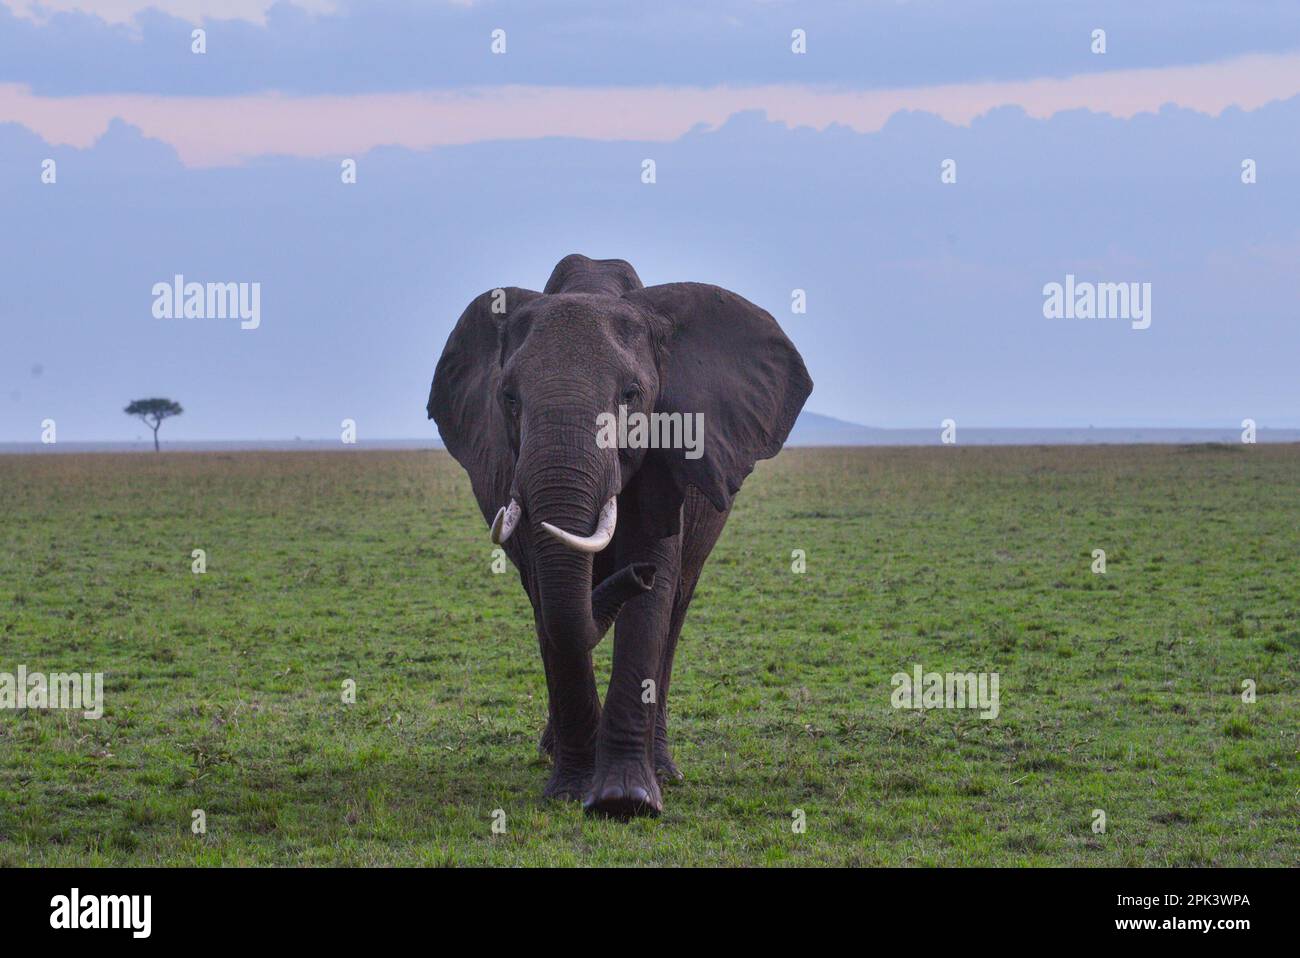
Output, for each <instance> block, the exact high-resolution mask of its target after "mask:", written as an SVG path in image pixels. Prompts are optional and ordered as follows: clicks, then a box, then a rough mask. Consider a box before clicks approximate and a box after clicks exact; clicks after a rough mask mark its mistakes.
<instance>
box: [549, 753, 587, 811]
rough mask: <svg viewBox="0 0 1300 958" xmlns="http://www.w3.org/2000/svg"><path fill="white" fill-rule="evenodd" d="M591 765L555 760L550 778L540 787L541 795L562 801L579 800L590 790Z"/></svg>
mask: <svg viewBox="0 0 1300 958" xmlns="http://www.w3.org/2000/svg"><path fill="white" fill-rule="evenodd" d="M591 776H592V765H591V764H590V763H582V762H563V763H559V762H557V763H556V765H555V766H554V767H553V768H552V769H551V778H550V780H549V781H548V782H547V783H546V788H544V789H542V797H543V798H550V799H555V800H557V801H564V802H580V801H582V800H583V798H584V797H585V796H586V795H587V793H589V792H590V791H591Z"/></svg>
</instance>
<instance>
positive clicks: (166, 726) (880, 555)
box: [0, 446, 1300, 866]
mask: <svg viewBox="0 0 1300 958" xmlns="http://www.w3.org/2000/svg"><path fill="white" fill-rule="evenodd" d="M0 499H2V506H0V507H2V508H3V524H2V527H0V672H10V673H12V672H15V671H16V670H17V667H18V666H19V665H20V664H22V665H26V666H27V668H28V669H29V670H33V671H46V672H54V671H63V670H77V671H101V672H104V673H105V698H106V706H105V715H104V717H103V718H102V719H100V720H98V721H93V720H88V719H85V718H83V717H82V716H81V715H80V713H69V712H66V711H49V710H46V711H38V710H33V709H28V710H25V711H16V710H12V709H10V710H0V865H25V864H31V865H95V864H129V865H131V864H139V865H146V864H149V865H154V864H163V865H254V864H286V865H287V864H307V865H315V864H349V865H372V864H400V865H444V864H447V865H461V864H465V865H471V864H476V865H482V864H491V865H520V864H525V865H530V864H558V865H577V864H605V865H639V864H652V863H653V864H683V865H687V864H694V865H705V864H747V865H775V864H800V865H815V864H831V865H1292V866H1294V865H1297V864H1300V767H1298V765H1297V748H1298V746H1300V689H1298V688H1297V666H1298V665H1300V447H1296V446H1234V447H1182V448H1180V447H1076V448H1016V449H985V448H960V447H958V448H935V449H852V450H851V449H833V450H803V449H795V450H789V451H787V452H785V453H783V454H782V455H781V456H780V457H779V458H778V459H777V460H774V461H771V462H765V463H762V464H760V466H759V468H758V470H757V471H756V472H755V474H754V475H753V476H752V477H751V478H750V479H749V481H748V482H747V484H746V486H745V488H744V490H743V491H742V493H741V494H740V496H739V498H738V501H737V506H736V508H735V511H734V513H733V515H732V518H731V521H730V524H729V525H728V528H727V530H726V532H725V533H724V535H723V538H722V540H721V542H720V543H719V545H718V547H717V549H716V550H715V551H714V554H713V557H712V559H711V560H710V563H709V565H708V567H706V569H705V573H704V578H703V580H702V583H701V586H700V589H699V592H698V594H697V596H696V600H695V604H694V606H693V608H692V612H691V616H690V618H689V619H688V620H687V623H686V629H685V632H684V634H683V637H682V645H681V647H680V648H679V650H678V654H677V665H676V671H675V674H674V681H673V686H672V698H671V701H672V709H673V711H672V719H671V723H670V731H671V732H672V733H673V735H674V739H675V748H676V754H677V760H678V764H679V765H681V767H682V769H683V771H684V772H685V773H686V779H685V781H683V782H681V783H679V784H676V785H673V786H670V787H669V788H667V789H666V790H665V796H664V798H665V804H666V808H665V813H664V816H663V817H662V818H660V819H658V820H655V821H651V820H644V821H636V822H632V823H628V824H622V823H617V822H610V821H603V820H587V819H585V818H584V817H583V815H582V813H581V811H580V810H579V808H577V807H576V806H571V805H555V804H548V803H543V802H542V801H541V800H540V797H539V796H540V791H541V788H542V785H543V783H544V781H545V778H546V768H545V763H544V761H543V760H542V759H540V758H539V757H538V754H537V749H536V742H537V738H538V733H539V732H540V730H541V727H542V724H543V722H544V719H545V711H546V705H545V686H544V681H543V677H542V670H541V663H540V661H539V659H538V654H537V643H536V639H535V637H534V635H533V633H532V619H531V614H530V612H529V610H528V606H527V602H526V599H525V598H524V596H523V593H522V591H521V590H520V588H519V584H518V579H517V577H516V576H515V574H514V572H513V569H511V570H510V571H509V572H508V573H507V574H505V575H495V574H493V573H492V571H491V555H490V552H491V544H490V543H489V541H488V537H487V531H486V528H485V526H484V524H483V522H482V520H481V519H480V517H479V516H478V514H477V511H476V510H475V507H474V506H473V502H472V498H471V496H470V492H469V484H468V481H467V479H466V477H465V475H464V473H463V472H462V471H461V470H460V468H459V467H458V466H457V465H456V464H455V463H454V462H453V461H452V460H451V459H450V458H449V457H448V456H447V455H446V454H444V453H440V452H392V453H389V452H355V453H345V452H339V453H236V454H216V453H194V454H187V453H167V452H164V453H163V454H162V455H160V456H155V455H152V454H144V455H47V456H4V457H0ZM1098 548H1100V549H1104V550H1105V551H1106V556H1107V572H1106V574H1105V575H1096V574H1094V573H1093V572H1092V571H1091V568H1090V567H1091V565H1092V550H1093V549H1098ZM193 549H204V550H206V552H207V563H208V566H207V572H206V574H203V575H196V574H194V573H192V572H191V561H192V560H191V550H193ZM795 549H802V550H805V552H806V554H807V571H806V573H804V574H795V573H793V572H792V571H791V552H792V550H795ZM609 651H610V645H609V640H608V639H607V640H606V642H605V643H604V644H603V645H602V646H601V648H600V649H599V650H598V657H597V668H598V671H599V672H600V673H601V679H600V681H601V686H602V688H603V676H604V675H606V674H607V667H608V662H609ZM916 663H920V664H922V665H923V666H924V667H925V669H926V670H934V671H949V670H959V671H977V672H978V671H988V672H992V671H996V672H998V673H999V675H1000V709H1001V711H1000V715H999V716H998V717H997V719H996V720H993V721H985V720H981V719H980V718H978V717H977V716H976V714H975V713H974V712H971V711H960V710H932V711H908V710H895V709H894V708H892V707H891V705H890V696H891V692H892V687H891V684H890V677H891V676H892V675H893V674H894V673H895V672H899V671H910V670H911V669H912V667H913V665H914V664H916ZM348 679H351V680H354V681H355V683H356V689H357V692H356V703H355V704H353V705H348V704H344V702H343V701H342V691H341V690H342V686H343V683H344V682H345V680H348ZM1247 679H1250V680H1253V681H1254V682H1255V683H1256V687H1257V696H1258V697H1257V701H1255V702H1254V703H1253V704H1248V703H1245V702H1243V701H1242V683H1243V681H1244V680H1247ZM796 808H799V809H803V810H804V812H805V814H806V819H807V828H806V831H805V832H803V833H802V834H797V833H795V832H793V831H792V828H791V822H792V811H793V810H794V809H796ZM195 809H202V810H203V811H204V813H205V815H206V823H207V832H206V834H204V835H195V834H193V833H192V830H191V821H192V813H193V812H194V810H195ZM495 809H501V810H503V811H504V813H505V832H504V834H494V833H493V831H492V824H493V817H492V816H493V811H494V810H495ZM1094 809H1101V810H1104V812H1105V815H1106V826H1107V827H1106V830H1105V832H1104V833H1103V834H1097V833H1094V831H1093V829H1092V827H1091V826H1092V823H1093V811H1094Z"/></svg>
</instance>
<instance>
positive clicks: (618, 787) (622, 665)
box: [583, 537, 679, 817]
mask: <svg viewBox="0 0 1300 958" xmlns="http://www.w3.org/2000/svg"><path fill="white" fill-rule="evenodd" d="M678 542H679V540H678V539H677V537H672V538H670V539H661V540H657V541H654V542H653V543H651V544H650V545H647V546H646V547H645V552H646V554H644V555H637V556H634V557H628V558H629V559H630V560H631V561H635V562H649V563H653V564H654V565H655V566H656V568H657V569H658V570H659V574H658V575H657V576H656V577H655V581H654V586H653V588H651V590H650V591H649V592H647V593H644V594H642V595H638V596H637V597H635V598H633V599H630V600H629V601H628V602H627V604H626V605H624V606H623V609H622V611H621V612H620V614H619V616H618V621H617V623H616V624H615V626H614V661H613V665H612V667H611V669H610V677H609V689H608V691H607V692H606V693H605V708H604V710H603V712H602V713H601V719H600V735H599V738H598V740H597V744H596V766H595V772H594V775H593V777H592V783H591V789H590V791H589V792H588V794H587V797H586V799H585V800H584V802H583V804H584V805H585V806H586V807H587V809H588V810H589V811H592V812H596V813H600V814H606V815H613V816H617V817H628V816H631V815H646V814H649V815H657V814H658V813H659V811H660V810H661V809H662V808H663V801H662V798H661V796H660V792H659V783H658V781H657V780H656V778H655V772H654V737H655V718H656V713H657V711H658V703H659V696H660V689H659V685H660V682H661V669H662V666H663V652H664V645H665V641H666V639H667V637H668V631H669V626H670V623H671V619H672V611H673V600H674V598H675V596H676V594H677V575H676V570H677V568H678V563H679V555H678V552H679V544H678Z"/></svg>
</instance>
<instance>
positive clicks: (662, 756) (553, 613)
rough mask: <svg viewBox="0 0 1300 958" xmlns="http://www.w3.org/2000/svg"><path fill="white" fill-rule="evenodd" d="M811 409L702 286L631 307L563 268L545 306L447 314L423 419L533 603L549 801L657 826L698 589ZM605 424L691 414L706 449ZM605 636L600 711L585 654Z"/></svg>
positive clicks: (755, 330) (768, 350)
mask: <svg viewBox="0 0 1300 958" xmlns="http://www.w3.org/2000/svg"><path fill="white" fill-rule="evenodd" d="M811 391H812V380H811V379H810V378H809V376H808V371H807V370H806V369H805V368H804V364H803V360H802V358H801V357H800V356H799V353H798V352H797V351H796V350H795V348H794V346H793V345H792V344H791V342H790V340H789V339H787V338H786V336H785V334H784V333H783V332H782V331H781V328H780V327H779V326H778V325H777V323H776V321H775V320H774V319H773V318H772V317H771V315H769V314H768V313H767V312H765V311H764V310H762V309H760V308H759V307H757V306H755V305H754V304H753V303H750V302H748V301H746V300H745V299H742V298H741V297H740V296H737V295H736V294H735V293H731V292H728V291H727V290H725V289H721V288H719V287H717V286H708V285H704V284H701V283H669V284H666V285H663V286H652V287H650V288H648V289H647V288H645V287H644V286H643V285H642V284H641V280H640V279H639V278H638V277H637V274H636V272H635V271H634V270H633V269H632V267H631V266H630V265H629V264H628V263H626V262H624V261H623V260H618V259H611V260H591V259H588V258H587V257H585V256H580V255H576V254H574V255H570V256H566V257H565V258H564V259H562V260H560V262H559V263H558V264H557V265H556V267H555V269H554V271H553V272H552V273H551V277H550V279H549V280H548V281H547V283H546V286H545V288H544V289H543V290H542V292H540V293H538V292H535V291H533V290H529V289H520V288H518V287H513V286H511V287H506V288H504V289H496V290H492V291H489V292H486V293H483V294H482V295H481V296H479V297H478V298H477V299H475V300H474V301H473V302H471V303H470V304H469V306H468V307H467V308H466V309H465V312H464V313H462V314H461V317H460V320H459V321H458V322H457V324H456V328H455V329H454V330H453V331H452V333H451V336H450V337H449V338H448V340H447V345H446V347H445V348H444V349H443V352H442V357H441V358H440V359H439V360H438V365H437V369H436V370H435V372H434V376H433V385H432V388H431V389H430V392H429V403H428V413H429V418H430V419H433V420H435V421H436V422H437V425H438V431H439V433H440V434H441V436H442V439H443V442H444V444H445V445H446V447H447V450H448V451H449V452H450V453H451V454H452V456H454V457H455V458H456V460H457V461H458V462H459V463H460V464H461V465H462V466H463V467H464V468H465V471H466V472H467V473H468V474H469V478H470V484H471V486H472V488H473V491H474V497H475V498H476V499H477V500H478V505H479V508H480V510H481V511H482V513H483V518H484V519H485V520H486V521H487V522H488V523H489V525H490V528H491V537H492V539H493V541H494V542H497V543H499V544H500V545H501V546H502V547H503V548H504V549H505V551H506V554H507V555H508V556H509V557H510V560H511V561H512V562H513V563H514V565H515V566H516V568H517V569H518V570H519V578H520V581H521V582H522V583H523V587H524V590H525V591H526V592H527V593H528V597H529V599H530V600H531V601H532V605H533V613H534V620H535V624H536V628H537V637H538V641H539V644H540V646H541V655H542V663H543V666H544V667H545V671H546V688H547V695H548V700H549V701H548V712H549V720H548V722H547V727H546V730H545V732H544V733H543V735H542V740H541V748H542V749H544V750H545V751H547V752H549V753H550V755H551V758H552V762H553V766H552V771H551V776H550V781H549V782H548V783H547V785H546V788H545V790H544V794H545V795H546V796H548V797H554V798H568V799H580V800H581V801H582V802H583V805H584V807H585V808H586V809H587V811H588V812H591V813H596V814H603V815H608V816H612V817H618V818H625V817H629V816H632V815H658V814H659V812H660V811H661V810H662V808H663V801H662V797H661V791H660V785H659V781H658V779H659V778H663V779H665V780H668V779H677V778H680V777H681V773H680V772H678V770H677V767H676V765H674V764H673V758H672V753H671V751H670V750H669V747H668V686H669V680H670V678H671V673H672V665H673V652H674V650H675V648H676V645H677V637H678V635H679V634H680V632H681V629H682V621H683V619H684V618H685V616H686V610H687V607H688V606H689V605H690V602H691V596H692V595H693V594H694V592H695V585H696V582H697V581H698V579H699V575H700V570H701V568H702V567H703V565H704V560H705V559H706V558H707V557H708V555H709V552H710V550H712V548H713V545H714V543H715V542H716V541H717V539H718V536H719V534H720V533H721V532H722V527H723V524H724V523H725V522H726V521H727V515H728V513H729V512H730V509H731V504H732V497H733V496H735V494H736V492H737V491H738V490H739V489H740V484H741V482H743V481H744V479H745V477H746V476H747V475H748V474H749V473H750V471H751V470H752V469H753V468H754V462H755V460H758V459H766V458H770V457H771V456H774V455H776V454H777V452H779V451H780V449H781V445H782V443H784V442H785V439H786V436H787V435H788V434H789V432H790V428H791V426H792V425H793V424H794V421H795V417H796V416H797V415H798V414H799V410H800V409H801V408H802V407H803V404H804V400H805V399H807V397H808V394H809V392H811ZM620 406H622V407H626V409H625V410H623V414H624V415H625V416H626V417H627V418H628V419H629V420H630V419H631V418H632V414H633V413H636V412H641V413H643V414H645V413H651V412H654V413H660V414H671V413H681V414H684V415H685V416H691V415H693V414H702V420H699V419H697V420H696V421H702V424H703V442H702V444H701V445H699V448H697V449H695V450H694V451H692V450H691V449H681V448H662V445H665V444H667V443H661V444H660V446H661V447H660V448H653V447H652V448H634V446H636V445H637V443H636V442H634V439H635V438H636V436H635V434H634V432H633V431H629V432H628V436H627V438H626V441H620V442H619V443H614V444H610V443H609V442H608V441H606V442H601V441H600V439H601V436H600V425H601V422H602V420H601V418H600V417H601V414H602V413H604V414H609V415H610V416H614V415H617V414H619V412H620V410H619V407H620ZM603 421H604V422H605V423H608V422H609V420H608V419H605V420H603ZM660 421H661V422H666V423H670V424H671V422H672V420H671V419H670V418H668V419H665V418H663V417H662V416H661V417H660ZM679 421H680V418H679ZM643 433H644V430H643ZM665 435H667V433H665ZM646 442H647V440H646V438H645V436H644V434H643V435H642V437H641V442H640V445H641V446H645V445H646ZM650 442H651V445H652V446H653V440H650ZM610 626H614V655H613V666H612V671H611V675H610V680H609V688H608V690H607V692H606V695H605V702H604V708H603V710H602V708H601V701H600V698H599V697H598V695H597V692H596V683H595V677H594V675H593V672H592V660H591V651H592V649H593V648H594V647H595V646H596V644H597V643H598V642H599V641H600V639H601V638H602V637H603V636H604V634H605V632H606V631H608V629H609V628H610Z"/></svg>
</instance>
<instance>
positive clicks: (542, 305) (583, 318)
mask: <svg viewBox="0 0 1300 958" xmlns="http://www.w3.org/2000/svg"><path fill="white" fill-rule="evenodd" d="M512 326H514V327H515V328H514V329H513V330H512V336H511V338H512V339H515V340H516V341H517V342H520V343H521V344H527V345H530V346H531V345H533V344H536V345H537V347H541V346H542V345H544V344H560V345H565V346H571V347H573V348H578V349H592V350H601V349H608V348H610V347H615V348H622V349H627V348H630V347H633V346H634V345H635V343H636V341H637V340H638V339H641V338H643V337H644V335H645V329H644V324H643V323H641V322H640V317H639V314H638V313H637V312H636V310H635V309H634V308H633V307H632V306H631V305H629V304H628V303H626V302H624V301H622V300H620V299H618V298H616V297H612V296H585V295H572V294H569V295H561V296H543V297H541V298H539V299H537V300H535V301H533V302H532V303H530V304H529V307H528V309H527V311H526V312H524V313H522V314H521V315H520V316H518V317H517V319H516V320H515V322H513V323H512Z"/></svg>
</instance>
